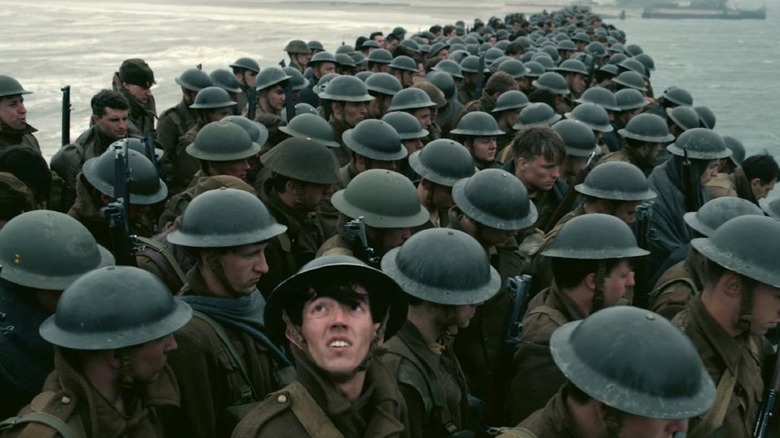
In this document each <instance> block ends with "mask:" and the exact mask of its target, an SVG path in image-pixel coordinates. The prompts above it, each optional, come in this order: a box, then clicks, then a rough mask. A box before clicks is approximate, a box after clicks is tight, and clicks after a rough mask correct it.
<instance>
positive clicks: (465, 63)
mask: <svg viewBox="0 0 780 438" xmlns="http://www.w3.org/2000/svg"><path fill="white" fill-rule="evenodd" d="M460 69H461V71H463V72H464V73H476V72H477V70H478V69H479V56H474V55H469V56H467V57H465V58H463V60H462V61H460ZM484 72H485V73H490V69H488V67H487V65H485V69H484Z"/></svg>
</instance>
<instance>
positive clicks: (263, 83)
mask: <svg viewBox="0 0 780 438" xmlns="http://www.w3.org/2000/svg"><path fill="white" fill-rule="evenodd" d="M289 79H290V76H289V75H288V74H287V73H285V72H284V70H282V69H281V68H280V67H267V68H265V69H263V71H262V72H260V74H258V75H257V86H256V87H255V88H257V91H263V90H266V89H268V88H271V87H273V86H274V85H278V84H281V83H282V82H284V81H286V80H289Z"/></svg>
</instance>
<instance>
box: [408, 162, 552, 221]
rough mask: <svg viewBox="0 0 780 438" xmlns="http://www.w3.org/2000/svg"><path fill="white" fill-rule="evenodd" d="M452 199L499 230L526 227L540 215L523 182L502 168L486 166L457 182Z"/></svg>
mask: <svg viewBox="0 0 780 438" xmlns="http://www.w3.org/2000/svg"><path fill="white" fill-rule="evenodd" d="M423 150H424V148H423ZM452 199H453V200H454V201H455V205H457V206H458V208H460V210H461V211H463V213H464V214H465V215H466V216H468V217H469V218H471V219H473V220H475V221H477V222H479V223H480V224H482V225H486V226H488V227H491V228H496V229H499V230H522V229H524V228H528V227H530V226H532V225H533V224H534V223H535V222H536V219H537V217H538V214H537V211H536V207H535V206H534V204H533V203H532V202H531V201H530V199H529V198H528V191H527V190H526V188H525V186H524V185H523V183H522V182H520V180H519V179H517V178H516V177H515V176H514V175H512V174H509V173H507V172H505V171H503V170H500V169H484V170H481V171H479V172H477V173H475V174H474V175H473V176H471V177H469V178H464V179H462V180H460V181H458V182H456V183H455V185H454V186H453V187H452Z"/></svg>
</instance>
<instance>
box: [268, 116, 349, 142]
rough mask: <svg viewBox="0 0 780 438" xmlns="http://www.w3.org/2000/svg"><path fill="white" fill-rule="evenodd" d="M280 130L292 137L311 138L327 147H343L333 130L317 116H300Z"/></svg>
mask: <svg viewBox="0 0 780 438" xmlns="http://www.w3.org/2000/svg"><path fill="white" fill-rule="evenodd" d="M279 130H280V131H282V132H284V133H285V134H287V135H289V136H292V137H299V138H309V139H312V140H314V141H316V142H317V143H320V144H323V145H325V146H327V147H331V148H338V147H341V145H339V143H338V142H337V141H336V138H335V136H334V135H333V128H332V127H331V126H330V123H328V122H327V121H326V120H325V119H323V118H322V117H320V116H318V115H316V114H300V115H297V116H295V117H293V119H292V120H291V121H290V122H289V123H288V124H287V126H280V127H279Z"/></svg>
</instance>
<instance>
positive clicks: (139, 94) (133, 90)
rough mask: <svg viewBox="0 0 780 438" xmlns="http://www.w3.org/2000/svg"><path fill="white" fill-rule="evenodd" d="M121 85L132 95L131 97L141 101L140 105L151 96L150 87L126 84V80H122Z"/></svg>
mask: <svg viewBox="0 0 780 438" xmlns="http://www.w3.org/2000/svg"><path fill="white" fill-rule="evenodd" d="M122 86H123V87H125V90H127V92H128V93H130V95H131V96H133V99H135V100H137V101H139V102H141V104H142V105H143V104H145V103H146V102H148V101H149V99H151V98H152V89H151V88H146V87H142V86H140V85H135V84H128V83H127V82H123V83H122Z"/></svg>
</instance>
